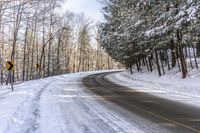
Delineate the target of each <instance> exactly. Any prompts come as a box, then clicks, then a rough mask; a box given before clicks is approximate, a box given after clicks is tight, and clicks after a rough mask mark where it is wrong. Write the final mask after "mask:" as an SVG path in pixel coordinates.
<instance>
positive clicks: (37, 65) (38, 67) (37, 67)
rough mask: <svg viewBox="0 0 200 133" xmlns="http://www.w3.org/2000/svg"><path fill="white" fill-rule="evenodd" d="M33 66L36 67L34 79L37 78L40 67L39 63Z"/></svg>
mask: <svg viewBox="0 0 200 133" xmlns="http://www.w3.org/2000/svg"><path fill="white" fill-rule="evenodd" d="M35 67H36V69H37V72H36V73H37V74H36V79H38V78H39V69H40V64H38V63H37V64H35Z"/></svg>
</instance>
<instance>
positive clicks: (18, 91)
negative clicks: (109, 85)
mask: <svg viewBox="0 0 200 133" xmlns="http://www.w3.org/2000/svg"><path fill="white" fill-rule="evenodd" d="M196 72H197V71H195V72H194V73H196ZM96 73H99V72H85V73H75V74H66V75H61V76H55V77H50V78H46V79H41V80H35V81H28V82H24V83H22V84H18V85H15V86H14V88H15V90H14V91H13V92H11V90H10V88H9V86H0V133H83V132H85V133H97V132H98V133H115V132H117V133H121V132H125V133H143V132H152V133H155V132H162V133H165V132H167V130H165V129H162V127H160V125H159V124H156V123H152V122H151V121H149V120H146V119H145V118H142V117H141V116H138V115H137V114H134V113H131V112H129V111H128V110H126V109H123V108H121V107H119V106H117V105H115V104H113V103H110V102H108V101H106V100H105V99H104V98H102V97H101V96H97V95H95V94H94V93H92V92H91V91H89V90H88V89H86V88H85V87H84V85H83V84H82V82H81V80H82V78H83V77H85V76H88V75H91V74H96ZM172 73H173V72H171V74H170V73H168V74H167V75H166V76H163V77H158V76H157V75H156V73H148V72H143V73H137V72H134V74H133V75H130V73H129V72H128V71H123V72H121V73H115V74H112V75H109V76H107V77H106V78H108V79H109V80H111V81H113V82H116V83H118V84H120V85H124V86H128V87H130V88H133V89H137V91H140V92H147V93H150V94H152V95H156V96H159V97H163V98H167V99H170V100H177V101H178V102H181V103H186V104H190V105H192V106H198V107H200V95H199V94H200V84H199V81H200V79H199V78H198V77H199V76H198V75H194V74H192V75H191V76H190V77H189V78H187V79H181V78H179V75H173V74H172ZM108 98H109V97H108ZM116 110H118V111H116Z"/></svg>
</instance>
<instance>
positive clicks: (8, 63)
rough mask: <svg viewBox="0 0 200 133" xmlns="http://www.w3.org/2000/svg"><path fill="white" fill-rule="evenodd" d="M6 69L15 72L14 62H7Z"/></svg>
mask: <svg viewBox="0 0 200 133" xmlns="http://www.w3.org/2000/svg"><path fill="white" fill-rule="evenodd" d="M6 69H7V70H8V71H11V70H14V62H12V61H7V62H6Z"/></svg>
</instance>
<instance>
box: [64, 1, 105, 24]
mask: <svg viewBox="0 0 200 133" xmlns="http://www.w3.org/2000/svg"><path fill="white" fill-rule="evenodd" d="M101 8H102V4H101V3H99V2H98V0H66V1H65V3H64V6H63V10H70V11H73V12H75V13H84V14H85V15H86V16H87V17H91V18H92V19H93V20H94V21H101V19H102V14H101Z"/></svg>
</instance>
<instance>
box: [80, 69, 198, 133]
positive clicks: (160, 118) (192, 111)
mask: <svg viewBox="0 0 200 133" xmlns="http://www.w3.org/2000/svg"><path fill="white" fill-rule="evenodd" d="M107 74H108V73H104V74H96V75H91V76H88V77H87V78H84V79H83V82H84V84H85V85H86V86H87V87H88V88H89V89H90V90H91V91H92V92H94V93H95V94H97V95H99V96H102V97H106V96H109V97H112V98H109V99H107V101H108V102H111V103H114V104H116V105H118V106H120V107H122V108H124V109H126V110H128V111H129V112H130V113H129V114H130V115H128V116H126V120H127V119H130V118H131V113H133V114H132V115H136V114H137V115H138V116H141V117H142V118H145V119H146V120H149V121H151V122H152V123H157V124H158V125H159V126H158V127H160V128H161V129H163V130H164V129H167V130H168V131H167V132H174V133H190V132H197V133H199V132H200V108H198V107H194V106H189V105H186V104H181V103H179V102H176V101H173V100H166V99H163V98H159V97H157V96H153V95H151V94H148V93H146V92H140V91H138V90H137V88H135V90H134V89H130V88H126V87H123V86H120V85H117V84H115V83H112V82H111V81H109V80H108V79H107V78H106V75H107ZM105 99H106V98H105ZM115 112H118V110H116V111H115ZM118 113H119V112H118ZM134 119H135V118H133V119H132V120H131V119H130V120H131V121H133V122H132V123H135V122H134ZM143 126H144V128H142V129H145V127H148V126H147V125H146V126H145V123H144V125H143ZM154 128H155V127H153V126H151V127H150V128H149V131H146V132H155V131H153V129H154ZM161 129H158V130H157V131H158V132H164V131H161Z"/></svg>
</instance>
